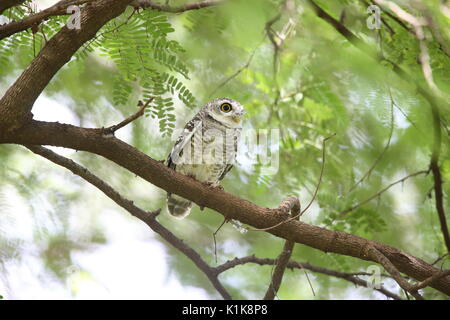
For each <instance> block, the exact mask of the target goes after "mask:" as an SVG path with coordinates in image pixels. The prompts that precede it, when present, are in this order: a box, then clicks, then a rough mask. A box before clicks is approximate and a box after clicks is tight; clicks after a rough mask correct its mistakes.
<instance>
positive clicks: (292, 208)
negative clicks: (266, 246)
mask: <svg viewBox="0 0 450 320" xmlns="http://www.w3.org/2000/svg"><path fill="white" fill-rule="evenodd" d="M278 210H280V211H282V212H283V213H284V214H287V215H288V216H290V217H297V219H299V218H300V202H299V199H298V198H297V197H289V198H288V199H286V200H285V201H283V202H282V203H281V204H280V206H279V207H278ZM289 213H290V214H289ZM294 246H295V242H294V241H292V240H286V242H285V243H284V247H283V251H282V252H281V253H280V255H279V256H278V258H277V262H276V266H275V270H274V272H273V275H272V279H271V281H270V285H269V288H267V291H266V294H265V295H264V298H263V299H264V300H273V299H274V298H275V296H276V295H277V292H278V289H280V285H281V281H282V280H283V275H284V271H285V270H286V266H287V264H288V262H289V259H290V258H291V255H292V251H293V250H294Z"/></svg>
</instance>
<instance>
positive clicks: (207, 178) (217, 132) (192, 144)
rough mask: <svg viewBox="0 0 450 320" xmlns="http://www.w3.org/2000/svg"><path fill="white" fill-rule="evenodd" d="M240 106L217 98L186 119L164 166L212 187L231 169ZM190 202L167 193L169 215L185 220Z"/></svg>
mask: <svg viewBox="0 0 450 320" xmlns="http://www.w3.org/2000/svg"><path fill="white" fill-rule="evenodd" d="M243 114H244V107H243V106H242V105H240V104H239V102H237V101H235V100H232V99H228V98H218V99H214V100H212V101H210V102H208V103H207V104H206V105H205V106H204V107H203V108H202V109H201V110H200V111H199V112H198V113H197V114H196V115H195V116H194V118H192V120H190V121H189V122H188V123H187V124H186V126H185V127H184V130H183V132H182V134H181V135H180V136H179V137H178V139H177V141H176V142H175V144H174V146H173V148H172V151H171V152H170V154H169V157H168V158H167V161H166V165H167V166H168V167H169V168H172V169H173V170H175V171H176V172H179V173H182V174H184V175H187V176H190V177H192V178H194V179H196V180H198V181H201V182H204V183H207V184H208V185H210V186H212V187H217V186H219V182H220V181H221V180H222V179H223V178H224V177H225V175H226V174H227V173H228V172H229V171H230V170H231V168H232V167H233V164H234V162H235V159H236V154H237V148H238V144H239V140H240V135H241V130H242V116H243ZM192 205H193V203H192V202H191V201H189V200H186V199H184V198H182V197H180V196H177V195H175V194H170V193H168V194H167V208H168V211H169V213H170V214H171V215H172V216H174V217H177V218H180V219H182V218H184V217H186V216H187V215H188V214H189V213H190V211H191V208H192Z"/></svg>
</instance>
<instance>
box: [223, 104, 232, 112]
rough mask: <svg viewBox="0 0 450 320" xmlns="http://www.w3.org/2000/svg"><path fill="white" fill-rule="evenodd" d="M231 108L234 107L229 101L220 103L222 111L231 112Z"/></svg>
mask: <svg viewBox="0 0 450 320" xmlns="http://www.w3.org/2000/svg"><path fill="white" fill-rule="evenodd" d="M231 110H233V107H232V106H231V104H229V103H227V102H225V103H222V104H221V105H220V111H222V112H230V111H231Z"/></svg>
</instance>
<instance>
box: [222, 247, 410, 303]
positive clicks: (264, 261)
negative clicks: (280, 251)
mask: <svg viewBox="0 0 450 320" xmlns="http://www.w3.org/2000/svg"><path fill="white" fill-rule="evenodd" d="M246 263H255V264H258V265H261V266H263V265H275V264H276V263H277V260H276V259H269V258H257V257H255V256H247V257H242V258H235V259H233V260H229V261H227V262H225V263H224V264H221V265H220V266H217V267H216V268H215V269H216V272H218V273H222V272H225V271H227V270H229V269H231V268H234V267H236V266H239V265H243V264H246ZM287 268H289V269H305V270H309V271H311V272H315V273H320V274H324V275H327V276H331V277H336V278H340V279H344V280H347V281H349V282H351V283H353V284H355V285H357V286H361V287H365V288H373V289H374V290H376V291H379V292H381V293H382V294H384V295H385V296H387V297H389V298H392V299H394V300H402V298H401V297H400V296H399V295H397V294H395V293H393V292H391V291H389V290H387V289H385V288H383V287H379V288H376V287H372V286H371V285H370V284H369V283H368V282H367V281H365V280H362V279H360V278H358V276H361V275H363V276H370V275H372V274H370V273H367V272H355V273H347V272H340V271H336V270H331V269H327V268H323V267H319V266H315V265H312V264H310V263H308V262H298V261H293V260H290V261H289V262H288V263H287Z"/></svg>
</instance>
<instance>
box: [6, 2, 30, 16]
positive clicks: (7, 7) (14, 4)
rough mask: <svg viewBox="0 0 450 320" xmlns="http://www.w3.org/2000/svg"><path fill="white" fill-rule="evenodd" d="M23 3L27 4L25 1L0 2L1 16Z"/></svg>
mask: <svg viewBox="0 0 450 320" xmlns="http://www.w3.org/2000/svg"><path fill="white" fill-rule="evenodd" d="M22 2H25V0H3V1H2V2H0V15H1V14H2V13H3V11H5V10H7V9H9V8H12V7H14V6H17V5H19V4H21V3H22Z"/></svg>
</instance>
